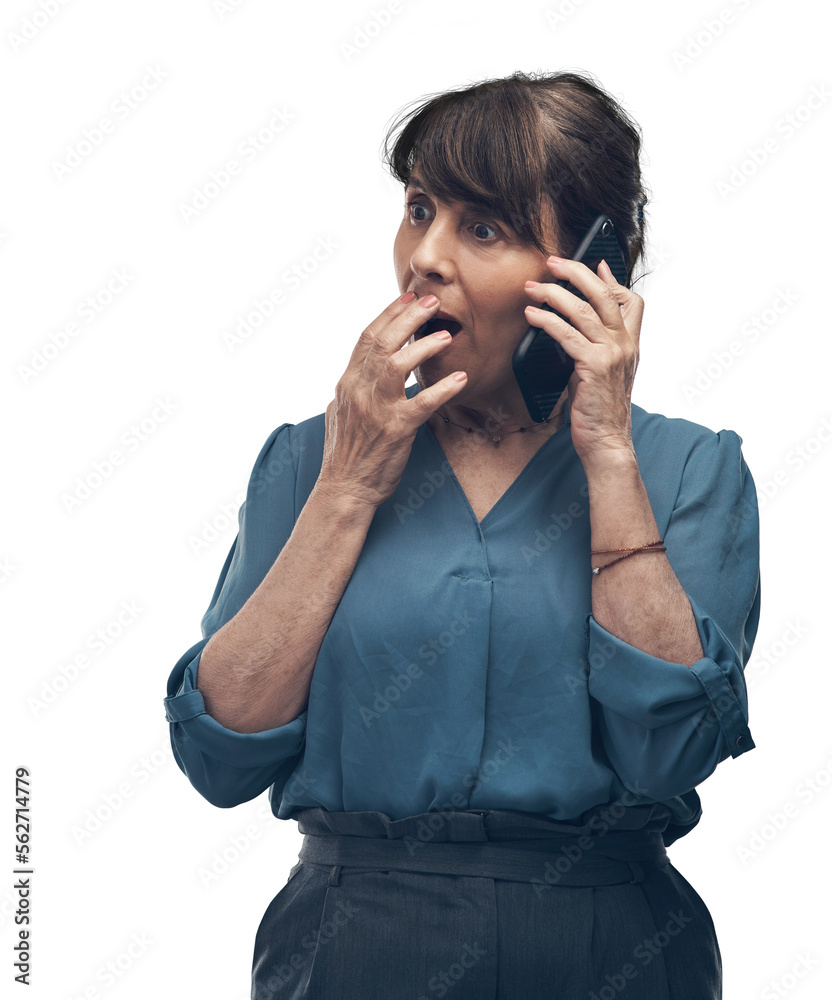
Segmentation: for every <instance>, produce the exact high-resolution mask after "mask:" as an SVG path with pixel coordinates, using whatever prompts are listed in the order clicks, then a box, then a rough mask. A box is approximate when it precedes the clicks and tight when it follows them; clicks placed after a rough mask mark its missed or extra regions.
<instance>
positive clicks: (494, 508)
mask: <svg viewBox="0 0 832 1000" xmlns="http://www.w3.org/2000/svg"><path fill="white" fill-rule="evenodd" d="M406 388H411V387H410V386H408V387H406ZM412 388H414V389H415V390H417V391H416V392H413V394H412V395H411V396H410V397H409V398H410V399H412V398H413V396H416V395H418V393H419V392H421V389H420V388H419V384H418V383H416V384H415V385H414V386H413V387H412ZM570 423H571V421H570V414H569V397H567V399H566V403H565V404H564V407H563V425H562V426H561V427H559V428H558V429H557V430H556V431H555V433H554V434H552V435H550V436H549V437H548V438H546V440H545V441H544V442H543V444H542V445H541V446H540V447H539V448H538V449H537V451H536V452H535V453H534V454H533V455H532V457H531V458H530V459H529V460H528V462H526V464H525V465H524V466H523V468H522V469H521V470H520V471H519V472H518V473H517V475H516V476H515V477H514V479H513V480H512V482H511V483H510V484H509V485H508V486H507V487H506V489H505V490H504V491H503V492H502V493H501V494H500V496H499V497H497V499H496V500H495V501H494V503H493V504H492V505H491V507H490V508H489V510H488V512H487V513H486V515H485V517H483V519H482V520H481V521H480V520H479V518H478V517H477V514H476V511H475V510H474V508H473V507H472V506H471V501H470V500H469V499H468V494H467V493H466V492H465V490H464V489H463V488H462V483H460V481H459V479H457V475H456V472H455V471H454V468H453V465H452V464H451V460H450V459H449V458H448V456H447V455H446V454H445V449H444V448H443V447H442V445H441V444H440V442H439V438H437V436H436V435H435V434H434V433H433V429H432V427H431V426H430V424H428V422H427V421H425V423H423V424H422V428H424V429H425V430H426V431H427V433H428V436H429V437H430V439H431V440H432V441H433V444H434V447H436V448H437V449H438V450H439V452H440V454H441V455H442V458H443V459H444V460H445V461H446V462H447V463H448V468H449V469H450V472H451V477H452V478H453V481H454V482H455V483H456V488H457V490H458V491H459V494H460V496H461V497H462V500H463V502H464V503H465V506H466V507H467V508H468V511H469V513H470V515H471V517H472V518H473V520H474V524H476V525H477V526H478V527H479V528H480V529H483V528H485V527H487V522H488V521H489V520H490V519H492V515H495V516H496V513H498V512H499V511H498V508H500V507H501V506H505V504H504V503H503V501H505V500H506V498H507V497H508V496H509V495H510V494H512V493H514V492H515V490H516V489H517V487H518V485H519V484H520V483H522V482H523V481H524V479H526V478H528V476H527V473H528V472H529V470H530V469H531V468H532V466H534V465H535V464H536V463H538V460H539V457H540V456H541V455H542V454H543V453H544V452H548V451H549V450H550V449H549V444H550V442H551V441H553V440H554V439H555V438H557V439H558V440H563V438H564V437H567V436H571V435H569V434H568V433H567V432H566V428H567V427H569V425H570ZM420 429H421V428H420Z"/></svg>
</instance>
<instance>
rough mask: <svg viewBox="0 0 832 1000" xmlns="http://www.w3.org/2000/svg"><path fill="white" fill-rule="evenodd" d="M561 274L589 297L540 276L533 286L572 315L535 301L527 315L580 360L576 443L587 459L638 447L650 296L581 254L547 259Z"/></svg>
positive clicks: (573, 384)
mask: <svg viewBox="0 0 832 1000" xmlns="http://www.w3.org/2000/svg"><path fill="white" fill-rule="evenodd" d="M547 264H548V266H549V269H550V270H551V272H552V275H553V276H554V277H555V278H556V279H560V278H565V279H566V280H567V281H570V282H571V283H572V284H573V285H574V286H575V287H576V288H578V289H580V290H581V292H582V293H583V294H584V295H586V297H587V299H588V300H589V301H588V302H584V301H583V300H582V299H579V298H578V297H577V295H574V294H573V293H572V292H570V291H567V289H565V288H563V287H562V286H560V285H556V284H554V283H553V282H548V281H547V282H541V283H540V284H538V285H536V286H534V287H530V286H528V285H527V286H526V293H527V294H528V295H529V296H530V297H531V298H532V299H534V300H535V302H546V303H548V305H550V306H552V308H554V309H557V310H558V312H560V313H562V314H563V315H564V316H566V317H567V319H568V320H569V322H570V323H571V324H572V325H571V326H570V325H569V323H564V322H563V320H562V319H560V317H558V316H556V315H555V314H554V313H552V312H549V311H548V310H546V309H541V310H539V311H537V312H535V311H534V309H533V308H532V307H531V306H529V307H527V308H526V318H527V319H528V321H529V323H530V324H531V325H532V326H539V327H541V328H542V329H543V330H545V331H546V333H548V334H549V336H551V337H553V338H554V339H555V340H556V341H558V343H559V344H560V345H561V346H562V347H563V349H564V350H565V351H566V353H567V354H568V355H569V356H570V357H571V358H573V359H574V361H575V371H574V372H573V373H572V376H571V377H570V379H569V383H568V388H569V419H570V423H571V428H572V443H573V445H574V447H575V451H576V452H577V453H578V456H579V457H580V459H581V461H582V462H583V463H584V466H586V465H587V464H588V463H592V462H597V461H599V460H600V461H603V460H604V458H605V457H607V456H608V454H609V453H619V454H620V453H622V452H625V453H632V451H633V441H632V436H631V420H630V396H631V394H632V390H633V380H634V378H635V374H636V368H637V367H638V344H639V335H640V333H641V318H642V315H643V313H644V299H643V298H642V297H641V296H640V295H638V294H637V293H636V292H633V291H630V289H628V288H626V287H625V286H624V285H619V284H618V282H617V281H616V280H615V278H614V277H613V275H612V272H611V271H610V269H609V267H608V266H607V264H606V262H602V263H601V264H600V265H599V267H598V274H593V272H592V271H591V270H590V269H589V268H588V267H587V266H586V264H581V263H579V262H578V261H575V260H555V259H550V260H549V261H547Z"/></svg>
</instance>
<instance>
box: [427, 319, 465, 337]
mask: <svg viewBox="0 0 832 1000" xmlns="http://www.w3.org/2000/svg"><path fill="white" fill-rule="evenodd" d="M461 329H462V324H461V323H457V321H456V320H455V319H437V317H435V316H434V317H433V319H429V320H428V321H427V323H423V324H422V325H421V326H420V327H419V329H418V330H417V331H416V334H415V337H416V339H417V340H418V339H419V338H420V337H427V336H428V335H429V334H431V333H438V332H439V331H440V330H447V331H448V333H449V334H450V335H451V336H452V337H455V336H456V335H457V334H458V333H459V331H460V330H461Z"/></svg>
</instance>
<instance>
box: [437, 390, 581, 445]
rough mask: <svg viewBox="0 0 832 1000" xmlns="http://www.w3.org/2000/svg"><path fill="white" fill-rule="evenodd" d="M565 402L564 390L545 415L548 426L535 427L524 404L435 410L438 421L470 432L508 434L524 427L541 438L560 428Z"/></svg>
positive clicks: (447, 406)
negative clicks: (445, 421) (452, 424)
mask: <svg viewBox="0 0 832 1000" xmlns="http://www.w3.org/2000/svg"><path fill="white" fill-rule="evenodd" d="M567 398H568V390H564V392H562V393H561V395H560V398H559V399H558V401H557V403H556V404H555V406H554V408H553V410H552V412H551V413H550V414H549V421H548V423H536V422H535V421H534V420H532V418H531V416H530V414H529V411H528V409H527V407H526V405H525V403H522V406H521V407H516V408H515V409H514V410H511V409H509V408H508V407H507V406H505V405H502V404H487V405H484V406H483V405H482V404H479V405H477V406H469V405H467V404H463V403H454V402H450V403H445V404H443V405H442V406H441V407H440V408H439V413H440V419H441V417H442V416H445V417H448V418H449V419H450V420H453V421H455V422H456V423H458V424H464V425H465V426H466V427H473V428H474V429H477V428H480V429H482V430H485V431H486V432H487V433H489V434H511V433H512V432H513V431H519V430H520V428H521V427H524V428H525V433H527V434H528V433H531V432H538V434H539V435H544V434H545V433H546V432H547V431H549V432H552V433H553V432H554V431H555V430H557V428H558V427H562V426H563V422H564V411H565V408H566V401H567Z"/></svg>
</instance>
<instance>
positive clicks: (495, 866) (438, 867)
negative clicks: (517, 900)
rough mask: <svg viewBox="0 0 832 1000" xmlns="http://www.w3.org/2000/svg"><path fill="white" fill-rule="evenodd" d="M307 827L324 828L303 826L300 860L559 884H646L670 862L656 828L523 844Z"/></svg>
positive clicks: (405, 832) (407, 832)
mask: <svg viewBox="0 0 832 1000" xmlns="http://www.w3.org/2000/svg"><path fill="white" fill-rule="evenodd" d="M342 815H343V814H342ZM360 815H362V816H370V815H372V814H367V813H365V814H360ZM376 815H378V814H376ZM418 818H419V817H414V818H413V819H414V820H415V819H418ZM306 825H307V827H310V826H311V827H312V828H315V829H317V830H318V832H317V833H308V832H305V831H304V829H303V822H301V823H300V826H301V832H302V833H303V834H304V837H303V843H302V845H301V849H300V852H299V854H298V858H299V860H300V861H301V862H306V863H308V864H318V865H323V866H328V867H330V866H332V867H334V866H337V867H339V868H341V867H344V868H363V869H371V870H376V871H387V870H395V871H410V872H419V873H422V874H434V875H466V876H475V877H480V878H493V879H506V880H509V881H515V882H531V883H535V884H539V885H540V886H541V887H552V886H558V885H560V886H604V885H620V884H622V883H635V882H640V881H642V880H643V879H644V877H645V875H646V873H647V872H649V871H652V870H654V869H656V868H661V867H662V866H664V865H666V864H669V861H670V859H669V858H668V856H667V852H666V850H665V847H664V843H663V841H662V838H661V835H660V834H658V833H655V832H654V831H648V830H629V831H626V832H623V831H622V832H620V833H613V832H610V833H606V834H605V836H603V837H596V838H593V837H590V836H587V835H586V834H585V835H583V836H578V837H576V836H572V835H567V834H563V833H560V832H550V833H549V834H548V835H547V836H545V837H538V838H528V837H525V838H523V839H522V841H518V840H504V839H498V840H493V841H492V840H482V841H480V840H469V839H461V840H444V841H442V842H438V841H437V840H430V839H422V837H420V836H414V835H411V833H412V832H413V831H414V830H415V829H416V827H415V826H413V827H408V826H404V828H403V830H401V831H397V832H402V834H403V835H402V836H398V837H389V836H384V835H379V834H378V832H374V833H372V834H371V835H362V834H361V832H360V831H361V830H362V829H363V828H362V827H361V826H358V827H355V828H354V829H358V830H359V832H358V833H332V832H324V831H322V830H321V828H320V824H313V823H311V822H307V824H306ZM341 825H342V828H343V823H342V824H341ZM519 843H522V845H523V846H522V847H521V846H518V845H519ZM616 854H617V855H618V856H617V857H616V856H615V855H616ZM339 874H340V873H339ZM335 884H337V876H336V883H335Z"/></svg>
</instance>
